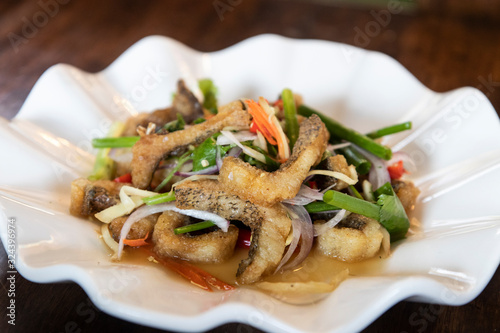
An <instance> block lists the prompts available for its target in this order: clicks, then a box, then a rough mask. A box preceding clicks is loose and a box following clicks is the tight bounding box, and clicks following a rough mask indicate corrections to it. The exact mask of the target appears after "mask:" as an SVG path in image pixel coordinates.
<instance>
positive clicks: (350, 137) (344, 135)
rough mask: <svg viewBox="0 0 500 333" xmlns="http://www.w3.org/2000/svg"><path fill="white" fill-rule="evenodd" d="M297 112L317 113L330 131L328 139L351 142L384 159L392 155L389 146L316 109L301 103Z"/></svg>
mask: <svg viewBox="0 0 500 333" xmlns="http://www.w3.org/2000/svg"><path fill="white" fill-rule="evenodd" d="M298 112H299V114H300V115H302V116H305V117H310V116H311V115H313V114H316V115H318V116H319V117H320V119H321V120H322V121H323V123H324V124H325V126H326V128H327V129H328V131H329V132H330V136H331V137H330V140H335V139H337V140H346V141H349V142H352V143H354V144H356V145H358V146H359V147H361V148H363V149H365V150H367V151H369V152H370V153H372V154H373V155H375V156H378V157H380V158H382V159H384V160H390V159H391V157H392V151H391V149H390V148H389V147H386V146H383V145H381V144H379V143H377V142H375V141H373V139H371V138H369V137H367V136H366V135H364V134H361V133H359V132H357V131H355V130H353V129H350V128H347V127H345V126H344V125H342V124H341V123H339V122H337V121H335V120H333V119H331V118H329V117H327V116H325V115H323V114H321V113H320V112H318V111H315V110H313V109H311V108H308V107H307V106H305V105H301V106H299V107H298Z"/></svg>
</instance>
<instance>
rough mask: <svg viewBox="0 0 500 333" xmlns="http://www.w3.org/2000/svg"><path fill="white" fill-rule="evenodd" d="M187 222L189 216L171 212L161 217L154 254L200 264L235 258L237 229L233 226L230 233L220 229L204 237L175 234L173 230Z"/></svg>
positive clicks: (205, 234) (156, 233) (156, 229)
mask: <svg viewBox="0 0 500 333" xmlns="http://www.w3.org/2000/svg"><path fill="white" fill-rule="evenodd" d="M188 221H189V217H188V216H185V215H182V214H179V213H176V212H172V211H167V212H164V213H163V214H162V215H160V217H159V218H158V223H157V224H156V226H155V230H154V232H153V242H154V244H155V247H154V251H155V252H156V253H157V254H158V255H160V256H168V257H175V258H181V259H185V260H189V261H191V262H197V263H220V262H224V261H226V260H227V259H229V258H230V257H231V256H232V255H233V253H234V247H235V245H236V241H237V240H238V228H236V227H235V226H234V225H230V226H229V229H228V231H227V232H223V231H222V230H220V229H218V230H215V231H212V232H208V233H204V234H201V235H194V236H192V235H189V234H180V235H176V234H175V233H174V229H175V228H178V227H182V226H183V225H186V223H187V222H188Z"/></svg>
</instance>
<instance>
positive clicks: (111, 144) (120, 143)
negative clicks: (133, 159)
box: [92, 136, 141, 148]
mask: <svg viewBox="0 0 500 333" xmlns="http://www.w3.org/2000/svg"><path fill="white" fill-rule="evenodd" d="M140 138H141V137H140V136H122V137H119V138H111V137H108V138H100V139H93V140H92V146H93V147H94V148H130V147H132V146H133V145H134V144H135V143H136V142H137V141H139V139H140Z"/></svg>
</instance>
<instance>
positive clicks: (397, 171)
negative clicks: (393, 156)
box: [387, 161, 406, 179]
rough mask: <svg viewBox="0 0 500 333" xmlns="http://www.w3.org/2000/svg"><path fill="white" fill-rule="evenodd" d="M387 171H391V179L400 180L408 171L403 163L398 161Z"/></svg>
mask: <svg viewBox="0 0 500 333" xmlns="http://www.w3.org/2000/svg"><path fill="white" fill-rule="evenodd" d="M387 171H389V176H391V179H399V178H401V177H402V176H403V174H405V173H406V170H405V168H404V167H403V161H398V162H396V163H394V164H393V165H390V166H388V167H387Z"/></svg>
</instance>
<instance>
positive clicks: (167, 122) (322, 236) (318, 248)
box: [70, 79, 419, 292]
mask: <svg viewBox="0 0 500 333" xmlns="http://www.w3.org/2000/svg"><path fill="white" fill-rule="evenodd" d="M198 83H199V87H197V88H199V91H200V92H201V94H202V95H203V99H201V98H200V99H199V98H197V97H196V96H195V94H193V92H192V91H191V90H190V89H188V87H187V86H186V84H185V83H184V81H183V80H179V81H178V83H177V91H176V92H175V94H174V97H173V102H172V106H170V107H167V108H165V109H160V110H156V111H153V112H149V113H141V114H139V115H137V116H134V117H131V118H129V119H128V120H127V121H126V122H125V123H115V124H113V126H112V127H111V129H110V133H109V135H108V137H106V138H97V139H94V140H93V146H94V147H95V148H97V149H98V153H97V156H96V161H95V165H94V170H93V172H92V174H91V175H90V176H89V177H87V178H79V179H76V180H75V181H73V182H72V184H71V206H70V212H71V214H73V215H75V216H80V217H86V218H90V219H92V220H94V221H99V222H101V223H102V224H101V225H100V226H101V234H102V239H103V240H104V243H105V244H106V245H107V246H108V247H109V248H110V249H111V250H112V252H113V255H112V259H113V260H122V259H123V258H124V257H126V256H127V254H128V252H131V251H144V252H145V253H146V254H147V257H148V258H149V260H151V261H154V262H155V263H160V264H162V265H164V266H166V267H167V268H168V269H171V270H173V271H175V272H176V273H178V274H180V275H181V276H182V277H184V278H186V279H188V280H189V281H190V282H191V283H193V284H194V285H196V286H198V287H200V288H202V289H205V290H208V291H211V290H212V288H216V289H220V290H231V289H233V288H234V287H235V285H251V284H253V285H256V286H259V287H261V288H262V289H265V290H274V291H290V290H294V291H297V290H300V291H304V292H309V291H310V292H324V291H331V290H333V288H334V287H335V286H336V285H337V284H338V283H340V281H341V280H343V279H344V278H345V277H346V276H347V275H348V273H347V272H341V273H338V272H337V273H335V274H334V273H332V274H334V275H335V276H334V277H333V276H332V280H331V281H329V282H325V281H306V282H297V283H292V284H290V283H289V282H287V283H280V282H270V281H266V278H268V277H270V276H273V275H275V274H281V273H283V272H286V271H291V270H295V269H297V268H299V267H300V266H301V265H302V264H303V262H304V260H306V258H308V256H310V255H311V254H312V253H316V254H319V255H321V256H324V257H328V258H332V259H334V260H338V261H342V262H347V263H351V262H360V261H363V260H367V259H370V258H373V257H375V256H388V255H389V253H390V244H391V242H394V241H398V240H401V239H403V238H404V237H405V235H406V234H407V232H408V229H409V227H410V222H409V219H408V214H409V213H410V212H411V211H412V210H413V208H414V205H415V202H416V199H417V196H418V194H419V190H418V189H417V188H416V187H415V186H414V185H413V184H412V183H411V182H410V181H408V180H405V179H404V174H405V173H408V171H407V170H411V168H412V167H413V165H412V162H411V159H409V158H408V156H407V155H405V154H404V153H394V154H393V152H392V151H391V149H390V148H389V147H387V146H384V145H382V144H381V143H380V138H382V137H383V136H386V135H391V134H394V133H398V132H401V131H404V130H408V129H410V128H411V123H410V122H405V123H402V124H397V125H393V126H389V127H385V128H382V129H379V130H376V131H373V132H370V133H367V134H361V133H359V132H357V131H355V130H353V129H351V128H348V127H345V126H344V125H342V124H340V123H338V122H337V121H335V120H333V119H331V118H329V117H327V116H325V115H323V114H321V113H320V112H318V111H316V110H313V109H311V108H309V107H307V106H306V105H305V104H304V103H303V102H302V98H301V97H300V96H299V95H297V94H293V93H292V91H290V90H289V89H284V90H283V91H282V93H281V95H280V96H279V97H278V99H277V100H276V101H274V102H269V101H268V100H267V99H265V98H264V97H259V98H258V99H257V100H253V99H246V98H245V99H238V100H235V101H233V102H231V103H228V104H225V105H218V101H217V88H216V87H215V85H214V83H213V82H212V81H211V80H209V79H204V80H200V81H199V82H198ZM201 94H200V95H201ZM238 248H244V249H247V252H246V253H245V258H243V259H242V260H241V261H240V262H239V265H238V267H235V269H234V275H235V282H234V283H232V284H229V283H226V282H224V281H222V280H219V279H218V278H216V277H215V276H213V275H212V274H209V273H208V272H206V271H205V270H203V269H201V268H199V267H198V266H197V265H200V264H218V263H222V262H225V261H227V260H229V259H230V258H232V257H233V255H234V252H235V249H238ZM332 281H335V282H332Z"/></svg>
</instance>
